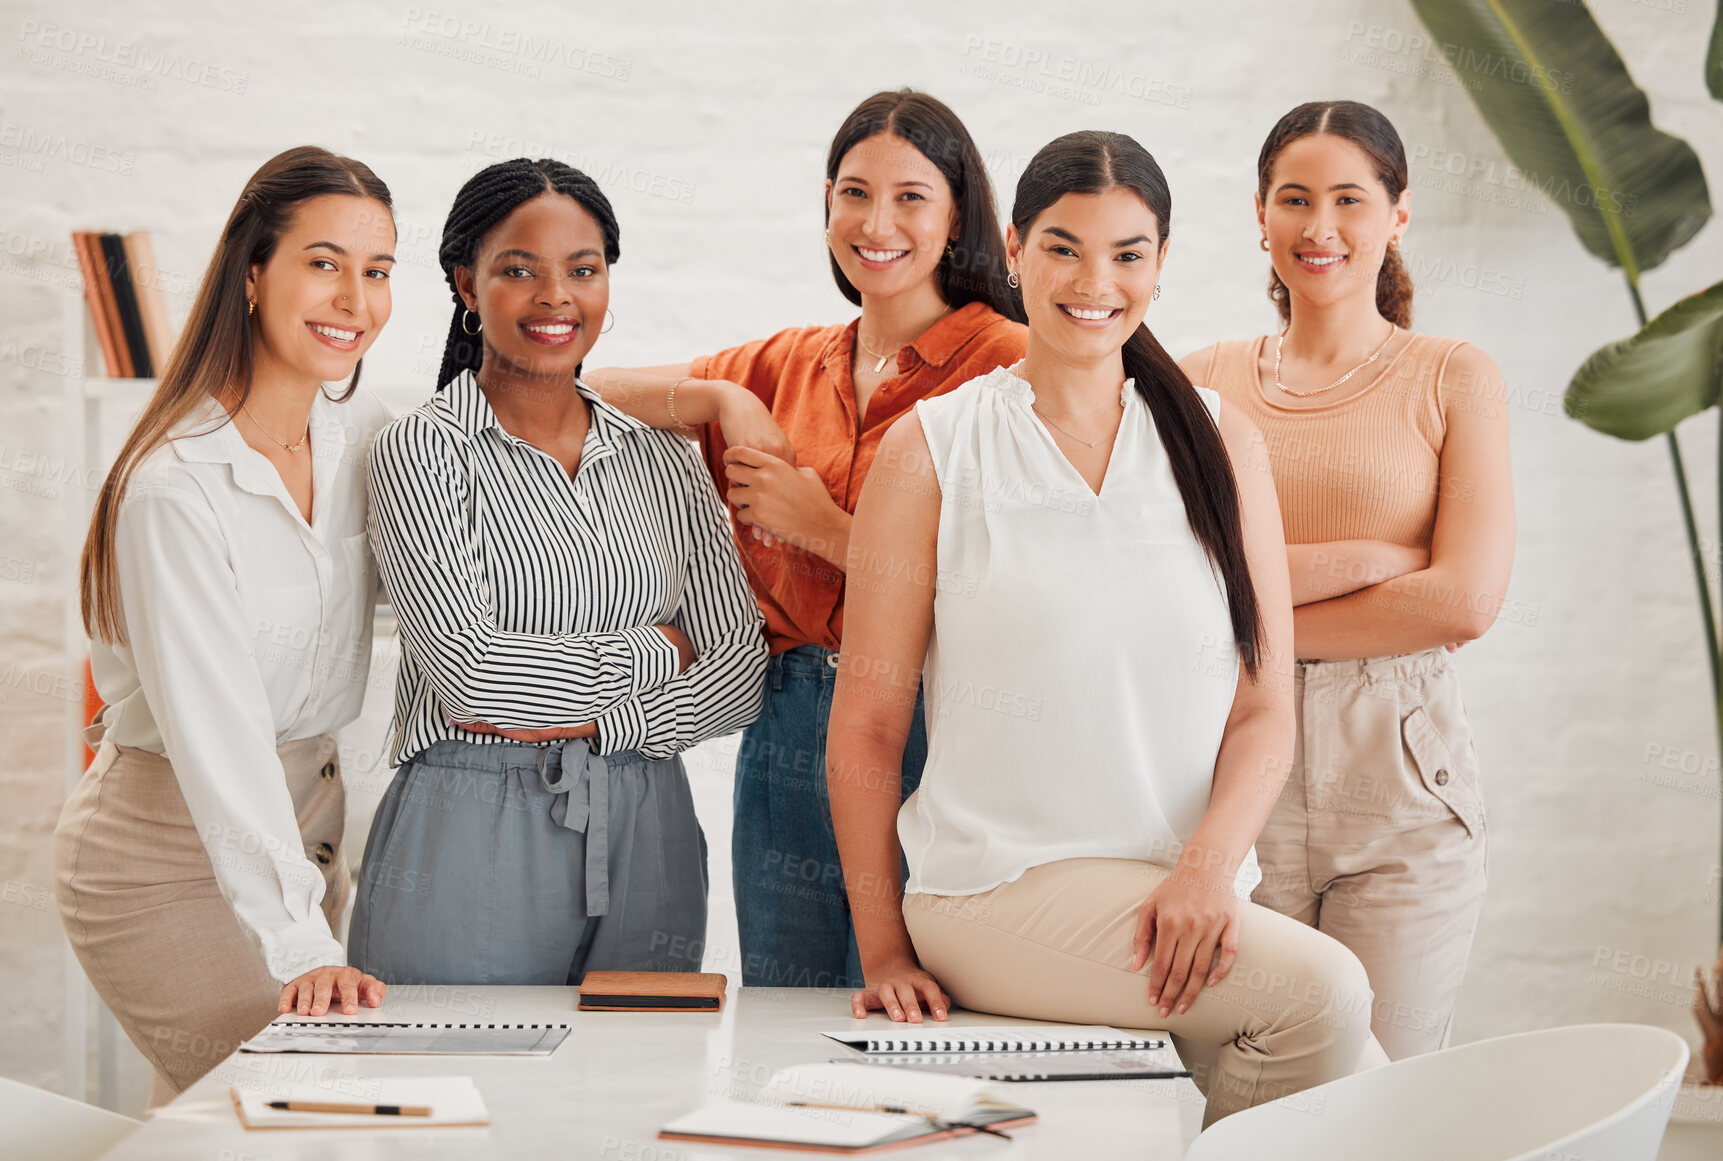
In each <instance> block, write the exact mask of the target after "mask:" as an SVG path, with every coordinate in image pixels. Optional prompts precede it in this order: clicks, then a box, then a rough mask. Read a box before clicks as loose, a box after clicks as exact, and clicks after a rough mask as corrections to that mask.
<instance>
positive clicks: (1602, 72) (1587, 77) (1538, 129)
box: [1412, 0, 1711, 284]
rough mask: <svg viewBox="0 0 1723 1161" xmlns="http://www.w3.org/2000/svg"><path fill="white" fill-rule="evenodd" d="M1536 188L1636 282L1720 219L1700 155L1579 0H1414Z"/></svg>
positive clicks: (1474, 98) (1597, 250) (1595, 250)
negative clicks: (1677, 133)
mask: <svg viewBox="0 0 1723 1161" xmlns="http://www.w3.org/2000/svg"><path fill="white" fill-rule="evenodd" d="M1412 7H1413V8H1415V9H1416V10H1417V12H1418V16H1419V18H1420V19H1422V20H1423V22H1424V25H1425V27H1426V28H1428V29H1429V30H1430V33H1431V35H1432V36H1433V37H1434V39H1435V40H1436V41H1437V43H1438V46H1439V47H1440V50H1441V54H1442V56H1443V57H1444V58H1445V59H1446V60H1447V62H1448V63H1449V64H1450V65H1451V66H1452V67H1453V69H1454V71H1455V73H1456V74H1458V76H1459V79H1460V83H1461V85H1462V86H1463V87H1464V88H1465V90H1466V92H1467V93H1468V95H1470V96H1471V98H1472V102H1473V104H1475V105H1476V106H1477V107H1478V112H1479V113H1481V114H1483V118H1484V121H1485V123H1486V124H1488V125H1489V127H1490V131H1491V132H1492V133H1494V134H1495V135H1496V139H1497V140H1498V141H1500V142H1501V144H1502V148H1503V149H1504V150H1506V151H1507V154H1508V157H1509V158H1511V159H1512V160H1513V163H1514V164H1515V165H1516V166H1518V167H1519V168H1520V169H1521V170H1523V171H1524V173H1525V177H1526V183H1527V185H1529V186H1535V187H1536V188H1538V189H1541V190H1542V191H1543V192H1544V193H1545V194H1546V195H1548V196H1549V198H1550V199H1551V200H1552V201H1554V202H1555V203H1556V205H1558V206H1560V207H1561V208H1562V210H1563V211H1564V212H1565V213H1566V214H1567V216H1568V218H1569V220H1571V221H1572V222H1573V228H1574V230H1575V232H1576V233H1578V234H1579V238H1580V241H1581V242H1582V243H1584V244H1585V248H1586V249H1587V250H1590V251H1591V252H1592V253H1593V254H1595V255H1596V256H1597V257H1599V258H1601V259H1603V260H1604V261H1605V262H1608V263H1610V264H1611V265H1614V266H1620V267H1621V268H1622V270H1623V272H1624V273H1626V275H1627V276H1628V278H1629V279H1630V280H1632V281H1633V282H1634V283H1636V284H1637V283H1638V281H1639V275H1640V273H1641V272H1642V271H1644V270H1649V269H1651V268H1652V267H1654V266H1656V265H1658V264H1659V263H1661V262H1662V261H1663V260H1664V259H1665V258H1667V257H1668V256H1669V254H1670V253H1671V252H1672V251H1674V250H1676V249H1678V248H1679V247H1681V246H1682V245H1683V244H1685V243H1686V242H1687V240H1688V239H1689V238H1691V237H1693V235H1694V234H1696V233H1698V232H1699V228H1700V227H1701V226H1703V225H1704V224H1705V221H1706V219H1708V218H1709V217H1710V216H1711V200H1710V195H1709V193H1708V191H1707V190H1706V187H1705V173H1704V171H1703V170H1702V169H1701V168H1700V166H1699V157H1698V155H1697V154H1695V153H1694V152H1693V149H1692V147H1691V146H1689V145H1688V144H1687V143H1686V142H1685V141H1683V140H1681V139H1680V138H1679V137H1672V136H1670V135H1669V134H1667V133H1664V132H1662V131H1661V130H1659V129H1656V128H1654V127H1653V126H1652V124H1651V111H1650V105H1649V104H1648V103H1647V101H1646V99H1645V94H1644V93H1643V92H1642V91H1641V90H1640V89H1639V87H1638V86H1637V85H1635V84H1634V83H1633V78H1632V77H1631V76H1629V75H1628V72H1627V66H1626V65H1625V64H1623V63H1622V60H1621V56H1620V55H1619V54H1618V53H1617V52H1616V51H1615V46H1614V45H1612V44H1610V42H1609V38H1608V37H1606V36H1605V35H1604V34H1603V30H1602V29H1600V28H1599V27H1598V26H1597V21H1596V20H1594V19H1593V18H1592V15H1591V12H1590V11H1589V10H1587V9H1586V8H1585V6H1584V5H1583V4H1579V3H1576V2H1573V0H1412Z"/></svg>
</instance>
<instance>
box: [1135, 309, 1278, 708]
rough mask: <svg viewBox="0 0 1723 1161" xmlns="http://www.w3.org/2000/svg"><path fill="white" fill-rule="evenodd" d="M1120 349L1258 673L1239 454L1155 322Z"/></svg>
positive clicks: (1242, 648) (1245, 657) (1239, 642)
mask: <svg viewBox="0 0 1723 1161" xmlns="http://www.w3.org/2000/svg"><path fill="white" fill-rule="evenodd" d="M1120 355H1121V356H1122V358H1123V360H1124V364H1125V374H1126V375H1127V376H1129V377H1130V378H1131V379H1133V380H1135V381H1136V387H1137V394H1138V395H1140V396H1142V399H1143V402H1144V403H1145V404H1147V405H1148V408H1149V414H1150V416H1152V417H1153V418H1154V421H1155V431H1156V432H1158V433H1159V434H1160V437H1161V444H1162V445H1163V446H1164V447H1165V448H1166V451H1167V462H1168V464H1169V466H1170V467H1171V468H1172V472H1173V481H1174V482H1175V483H1177V484H1178V486H1179V495H1180V496H1181V497H1183V498H1184V502H1185V518H1186V519H1187V520H1188V521H1190V526H1191V532H1192V533H1193V534H1195V536H1196V538H1197V542H1198V543H1200V544H1201V545H1202V546H1203V548H1204V549H1205V550H1207V552H1208V557H1209V564H1210V567H1211V568H1212V569H1213V570H1214V571H1215V573H1216V577H1215V579H1216V580H1218V581H1220V582H1221V584H1222V585H1223V586H1224V588H1225V591H1226V593H1227V596H1228V602H1227V603H1228V605H1229V606H1230V608H1231V613H1232V636H1233V641H1234V643H1235V647H1236V648H1237V650H1238V656H1239V661H1240V662H1241V663H1243V665H1244V670H1245V672H1246V673H1247V674H1249V675H1250V677H1251V678H1253V679H1254V678H1255V677H1256V674H1257V666H1258V665H1260V664H1261V660H1262V650H1261V645H1262V611H1261V609H1260V608H1259V607H1258V605H1257V601H1256V586H1255V585H1254V584H1252V583H1251V579H1250V563H1249V561H1248V560H1247V559H1246V558H1245V553H1244V519H1243V515H1242V513H1241V512H1240V510H1239V502H1238V477H1237V476H1235V475H1234V474H1233V470H1232V457H1231V456H1229V455H1228V454H1227V451H1226V444H1225V443H1224V442H1223V441H1222V439H1221V435H1220V428H1219V427H1218V426H1217V425H1216V423H1215V420H1214V417H1213V416H1212V415H1211V414H1210V413H1209V409H1208V405H1207V404H1206V403H1204V402H1203V399H1202V396H1200V395H1198V394H1197V389H1196V387H1195V386H1194V385H1193V384H1192V383H1191V381H1190V378H1189V377H1188V376H1187V375H1186V374H1185V373H1184V371H1183V370H1182V369H1181V368H1180V367H1179V365H1178V362H1177V361H1176V360H1175V359H1174V358H1173V357H1172V356H1171V355H1169V354H1168V353H1167V349H1166V348H1165V347H1163V346H1161V344H1160V340H1159V339H1157V338H1155V336H1154V333H1153V332H1152V331H1150V330H1149V328H1148V327H1146V326H1141V325H1139V326H1138V327H1137V330H1136V333H1135V334H1133V335H1131V337H1130V338H1128V339H1126V340H1125V346H1124V348H1123V350H1121V351H1120Z"/></svg>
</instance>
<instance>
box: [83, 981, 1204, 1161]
mask: <svg viewBox="0 0 1723 1161" xmlns="http://www.w3.org/2000/svg"><path fill="white" fill-rule="evenodd" d="M575 1002H576V1001H575V993H574V990H573V989H572V988H463V987H432V988H423V987H420V988H414V987H394V988H391V989H390V991H389V998H388V1000H387V1002H386V1006H385V1007H384V1008H383V1009H381V1010H380V1011H378V1012H376V1013H372V1014H370V1015H369V1016H368V1017H367V1018H370V1019H387V1020H442V1021H461V1020H480V1019H482V1020H486V1021H491V1020H495V1021H504V1020H513V1021H519V1020H526V1021H531V1020H538V1021H544V1020H546V1019H550V1020H555V1021H563V1020H566V1021H567V1022H568V1023H570V1024H571V1025H572V1030H571V1031H570V1033H569V1036H568V1039H567V1040H565V1041H563V1043H562V1046H561V1047H560V1048H558V1049H557V1050H556V1052H555V1053H554V1054H552V1055H551V1056H548V1057H499V1056H491V1057H485V1056H465V1057H461V1056H443V1057H432V1056H321V1055H318V1056H312V1055H297V1054H294V1055H267V1056H266V1055H244V1054H235V1055H233V1056H231V1057H229V1058H228V1059H227V1060H226V1061H224V1062H223V1063H222V1064H221V1065H219V1066H218V1067H217V1068H216V1069H215V1070H214V1071H212V1072H211V1073H210V1074H209V1075H208V1076H205V1077H204V1078H203V1079H202V1080H200V1081H198V1083H197V1084H195V1085H193V1086H192V1087H191V1088H190V1089H188V1090H187V1091H186V1092H185V1093H184V1094H182V1095H181V1096H180V1097H179V1099H178V1100H176V1101H174V1102H173V1103H172V1104H170V1105H168V1106H167V1107H165V1108H163V1109H160V1110H158V1111H157V1112H156V1114H155V1115H154V1116H153V1117H152V1118H151V1119H150V1120H149V1121H148V1122H147V1123H146V1124H145V1125H144V1126H143V1127H142V1128H141V1129H139V1130H138V1131H137V1132H136V1133H134V1134H132V1135H131V1136H130V1137H128V1138H127V1139H126V1140H124V1141H122V1142H121V1143H120V1145H119V1146H118V1147H117V1148H116V1149H115V1150H114V1151H113V1152H111V1153H110V1154H108V1156H109V1157H110V1158H113V1159H114V1161H145V1159H150V1161H157V1159H159V1161H170V1159H171V1161H185V1159H186V1158H199V1159H207V1161H290V1159H293V1158H315V1159H316V1161H358V1159H365V1161H371V1159H374V1158H375V1159H381V1158H393V1157H411V1158H414V1159H415V1161H418V1159H437V1158H461V1159H463V1161H465V1159H468V1158H503V1159H506V1161H531V1159H536V1158H540V1157H546V1158H549V1157H555V1158H571V1159H572V1158H579V1159H585V1158H596V1159H599V1161H703V1159H707V1158H714V1159H716V1158H729V1157H745V1158H777V1159H778V1161H783V1158H784V1157H786V1156H788V1154H786V1153H784V1152H782V1151H779V1150H765V1149H724V1148H719V1147H716V1146H708V1145H696V1144H691V1143H689V1142H685V1141H660V1140H659V1139H658V1129H659V1127H660V1126H662V1125H663V1124H664V1123H665V1122H667V1121H669V1120H671V1119H673V1118H674V1117H677V1116H680V1115H681V1114H683V1113H685V1112H688V1111H690V1110H692V1109H693V1108H695V1107H696V1106H698V1105H699V1104H701V1103H702V1102H703V1101H705V1100H706V1099H708V1098H709V1097H711V1096H713V1095H729V1096H736V1097H746V1096H748V1095H751V1094H752V1093H753V1092H755V1091H757V1090H758V1089H759V1088H760V1087H761V1086H762V1085H763V1084H764V1082H765V1080H766V1078H767V1077H768V1076H769V1075H771V1073H773V1072H775V1071H776V1070H777V1069H780V1068H784V1067H787V1066H789V1065H792V1064H803V1063H809V1062H812V1061H820V1060H827V1059H832V1058H834V1057H838V1056H842V1055H844V1054H845V1053H844V1049H843V1048H842V1047H840V1046H839V1045H837V1044H835V1043H833V1042H831V1041H829V1040H826V1039H825V1038H824V1037H821V1036H819V1035H818V1033H820V1032H821V1031H833V1030H836V1029H842V1028H849V1027H863V1026H867V1025H873V1026H880V1027H884V1026H886V1025H888V1024H889V1023H890V1021H888V1020H887V1019H886V1018H885V1017H884V1016H882V1015H877V1014H876V1015H874V1016H872V1017H871V1018H870V1019H869V1020H868V1021H867V1022H866V1025H864V1024H862V1023H861V1022H858V1021H854V1020H852V1019H851V1017H850V1015H849V1004H848V993H847V992H842V993H839V992H830V991H821V990H812V989H801V988H745V989H733V990H732V991H731V992H730V994H729V996H728V997H727V998H726V1000H725V1003H724V1010H723V1012H722V1013H705V1012H696V1013H653V1012H578V1011H576V1010H575ZM347 1018H350V1017H347ZM952 1023H953V1024H954V1025H961V1024H1011V1023H1019V1021H1012V1020H1004V1019H1002V1018H1000V1017H997V1016H982V1015H976V1014H972V1013H968V1012H958V1013H954V1014H953V1015H952ZM415 1075H418V1076H427V1075H430V1076H435V1075H468V1076H471V1077H472V1078H473V1080H474V1082H475V1083H476V1084H477V1085H478V1087H479V1091H480V1092H482V1093H483V1094H484V1098H485V1103H486V1104H487V1105H488V1106H489V1107H490V1112H491V1125H490V1127H489V1128H488V1129H375V1130H364V1131H359V1130H345V1129H343V1130H330V1129H307V1130H269V1131H256V1132H247V1131H246V1130H245V1129H243V1128H242V1127H241V1126H240V1124H239V1121H238V1118H237V1117H236V1116H235V1114H234V1109H233V1104H232V1102H231V1100H230V1099H229V1097H228V1087H229V1086H230V1085H233V1084H239V1085H242V1086H243V1085H246V1084H248V1083H249V1084H252V1085H256V1086H264V1085H270V1084H281V1083H294V1082H310V1083H322V1084H324V1085H327V1086H328V1088H329V1089H330V1092H331V1099H336V1100H339V1099H355V1094H357V1093H363V1092H364V1091H365V1088H364V1082H365V1081H367V1080H369V1079H372V1078H376V1077H385V1076H415ZM1005 1087H1008V1089H1009V1091H1010V1092H1011V1094H1012V1096H1013V1097H1015V1098H1016V1099H1018V1100H1020V1101H1021V1103H1023V1104H1025V1105H1027V1106H1029V1107H1030V1108H1033V1109H1035V1110H1036V1111H1037V1112H1039V1113H1040V1115H1041V1119H1040V1123H1039V1124H1036V1125H1033V1126H1030V1127H1028V1128H1025V1129H1021V1130H1016V1131H1015V1132H1014V1133H1013V1140H1012V1141H1010V1142H1009V1143H1008V1142H1005V1141H998V1140H993V1139H991V1138H986V1137H980V1136H972V1137H964V1138H959V1139H956V1140H951V1141H945V1142H940V1143H937V1144H933V1145H927V1146H920V1147H917V1148H915V1149H913V1150H910V1151H907V1152H903V1153H894V1154H893V1155H894V1156H903V1157H910V1156H914V1157H918V1158H928V1159H929V1161H934V1159H938V1158H975V1159H980V1158H985V1159H986V1161H994V1159H995V1158H1029V1157H1037V1158H1074V1157H1127V1156H1128V1157H1134V1158H1140V1159H1143V1161H1159V1159H1161V1158H1166V1159H1169V1161H1172V1159H1176V1158H1180V1157H1183V1156H1184V1151H1185V1147H1186V1144H1187V1143H1188V1141H1189V1140H1190V1139H1191V1138H1193V1137H1194V1136H1195V1135H1196V1131H1197V1126H1198V1125H1199V1124H1200V1122H1201V1101H1200V1098H1199V1096H1198V1095H1197V1090H1196V1086H1195V1085H1193V1084H1192V1083H1191V1082H1190V1081H1188V1080H1178V1081H1132V1080H1114V1081H1076V1082H1071V1081H1067V1082H1060V1083H1044V1084H1012V1085H1009V1086H1005Z"/></svg>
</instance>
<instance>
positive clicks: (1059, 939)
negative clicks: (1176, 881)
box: [903, 859, 1371, 1126]
mask: <svg viewBox="0 0 1723 1161" xmlns="http://www.w3.org/2000/svg"><path fill="white" fill-rule="evenodd" d="M1168 873H1169V872H1168V871H1167V869H1166V868H1164V867H1157V866H1154V865H1153V864H1150V863H1145V862H1139V861H1136V860H1131V859H1065V860H1062V861H1060V862H1056V863H1047V864H1045V865H1043V866H1039V867H1033V868H1031V869H1030V870H1028V871H1025V872H1024V873H1023V874H1022V875H1021V876H1019V877H1018V878H1017V879H1015V880H1013V881H1011V882H1009V883H1003V884H1001V885H1000V886H998V887H995V888H993V889H992V890H990V891H983V892H981V893H980V894H978V895H966V896H942V895H927V894H915V895H905V896H904V900H903V917H904V922H905V923H906V924H907V925H908V927H909V934H910V938H911V939H912V940H913V941H914V943H915V951H916V955H917V956H918V957H919V958H920V960H921V965H922V967H923V968H925V969H926V970H927V971H929V972H931V973H933V976H934V978H935V979H937V980H938V981H939V982H940V984H941V985H942V986H943V987H944V988H945V990H946V992H947V993H949V994H950V996H951V998H952V1000H953V1001H955V1002H956V1003H957V1004H959V1005H961V1006H962V1007H965V1008H970V1009H973V1010H975V1011H980V1012H997V1013H999V1014H1000V1015H1004V1016H1019V1017H1026V1018H1029V1019H1036V1020H1057V1021H1062V1022H1068V1023H1076V1024H1109V1025H1112V1026H1114V1027H1121V1028H1156V1029H1159V1028H1164V1029H1166V1030H1167V1031H1169V1032H1171V1033H1172V1034H1173V1040H1174V1045H1175V1047H1177V1048H1178V1050H1179V1054H1180V1056H1182V1057H1183V1059H1184V1061H1185V1063H1186V1065H1187V1066H1188V1067H1189V1068H1190V1069H1191V1072H1192V1074H1193V1078H1194V1079H1195V1080H1196V1082H1197V1086H1198V1087H1199V1088H1200V1089H1202V1091H1203V1094H1204V1095H1205V1096H1206V1097H1207V1099H1208V1106H1207V1109H1206V1111H1205V1112H1204V1115H1203V1124H1204V1125H1205V1126H1206V1125H1209V1124H1213V1123H1214V1122H1215V1121H1216V1120H1218V1119H1220V1118H1221V1117H1223V1116H1226V1115H1227V1114H1228V1113H1233V1112H1237V1111H1238V1110H1240V1109H1245V1108H1249V1107H1251V1106H1252V1105H1258V1104H1262V1103H1263V1102H1265V1101H1270V1100H1275V1099H1277V1098H1279V1097H1283V1096H1288V1095H1290V1094H1292V1093H1296V1092H1299V1091H1300V1090H1302V1089H1306V1088H1309V1087H1311V1086H1312V1085H1317V1084H1322V1083H1324V1082H1325V1081H1330V1080H1335V1079H1338V1078H1339V1077H1342V1076H1349V1075H1351V1074H1352V1073H1353V1072H1354V1071H1356V1070H1357V1068H1358V1067H1359V1064H1360V1062H1361V1060H1366V1059H1368V1053H1367V1052H1366V1046H1367V1044H1368V1043H1369V1041H1370V1000H1371V996H1370V985H1369V981H1368V980H1367V979H1366V978H1365V975H1364V968H1363V966H1362V965H1361V964H1359V962H1358V960H1357V957H1355V956H1354V955H1353V954H1352V953H1351V952H1349V951H1347V950H1346V949H1345V948H1344V947H1342V946H1341V945H1340V944H1338V943H1336V942H1335V941H1334V940H1332V939H1330V938H1329V937H1327V936H1325V935H1323V934H1321V933H1320V932H1317V931H1313V930H1312V929H1311V928H1309V927H1307V926H1305V925H1304V924H1302V923H1298V922H1296V921H1294V920H1291V919H1288V918H1286V917H1285V916H1284V915H1276V914H1275V913H1274V912H1272V911H1269V910H1268V909H1266V908H1263V907H1258V906H1256V905H1255V904H1253V903H1249V902H1244V901H1240V903H1239V926H1240V930H1239V939H1238V958H1237V960H1236V961H1235V962H1234V964H1233V967H1232V971H1231V972H1230V973H1228V975H1227V977H1226V979H1224V980H1222V981H1221V982H1220V983H1219V984H1218V985H1216V986H1215V987H1212V988H1204V989H1203V990H1202V991H1201V992H1200V993H1198V995H1197V998H1196V1000H1195V1001H1194V1002H1193V1003H1192V1004H1191V1006H1190V1009H1189V1010H1188V1011H1186V1012H1184V1013H1183V1014H1182V1015H1181V1014H1179V1013H1177V1012H1173V1013H1171V1014H1169V1015H1167V1016H1162V1015H1161V1014H1160V1012H1159V1010H1158V1009H1157V1008H1156V1007H1154V1006H1153V1005H1151V1004H1150V1003H1149V993H1148V968H1147V967H1146V966H1145V967H1144V968H1143V969H1142V970H1141V971H1132V970H1131V956H1132V939H1133V938H1134V936H1135V934H1136V926H1137V911H1138V908H1140V907H1141V906H1142V904H1143V901H1144V900H1145V899H1147V898H1148V896H1149V893H1150V892H1151V891H1153V890H1154V889H1155V888H1156V887H1157V886H1159V885H1160V884H1161V883H1162V882H1163V881H1164V880H1165V879H1166V877H1167V875H1168Z"/></svg>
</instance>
